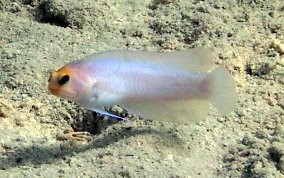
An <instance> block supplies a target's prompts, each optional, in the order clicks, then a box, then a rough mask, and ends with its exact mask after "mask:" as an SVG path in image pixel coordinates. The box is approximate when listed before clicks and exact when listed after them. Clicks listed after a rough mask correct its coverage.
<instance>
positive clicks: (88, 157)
mask: <svg viewBox="0 0 284 178" xmlns="http://www.w3.org/2000/svg"><path fill="white" fill-rule="evenodd" d="M283 22H284V4H283V2H282V0H270V1H268V0H236V1H234V0H231V1H221V0H217V1H215V0H214V1H213V0H203V1H197V0H151V1H149V0H144V1H135V2H134V1H130V0H129V1H128V0H99V1H93V0H84V1H77V0H54V1H51V0H13V1H10V0H1V1H0V67H1V68H0V177H284V111H283V109H284V90H283V89H284V85H283V84H284V23H283ZM200 46H203V47H206V48H209V49H212V50H213V51H214V63H215V66H218V65H224V66H225V67H226V68H227V69H228V70H229V71H230V73H231V74H232V76H233V77H234V79H235V80H236V83H237V92H238V94H239V101H238V108H237V110H236V111H234V112H233V113H232V114H231V115H230V116H228V117H224V116H221V115H219V114H218V113H216V112H215V111H214V109H212V110H211V111H210V114H209V115H208V117H207V118H206V119H204V120H203V121H201V122H199V123H196V124H189V125H179V124H174V123H167V122H164V123H162V122H157V121H149V120H147V119H146V118H145V119H143V118H142V119H141V118H137V117H133V116H132V115H130V114H127V113H126V112H125V111H123V110H122V109H119V108H117V107H115V108H111V110H113V111H115V112H116V113H117V114H121V115H124V116H128V117H129V118H130V119H131V120H132V121H131V122H129V123H124V122H118V121H114V120H112V119H108V118H106V117H103V116H98V117H97V118H96V119H94V118H93V117H92V115H91V113H90V112H89V111H86V110H84V109H83V108H80V107H78V106H76V105H75V104H73V103H71V102H68V101H66V100H61V99H59V98H57V97H55V96H51V95H49V94H48V93H47V80H48V77H49V75H50V72H51V71H53V70H55V69H58V68H59V67H61V66H62V65H64V64H66V63H67V62H69V61H73V60H76V59H78V58H81V57H84V56H86V55H88V54H91V53H94V52H97V51H101V50H110V49H137V50H152V51H175V50H185V49H188V48H193V47H200ZM72 131H76V132H79V131H80V132H81V133H80V134H77V135H72Z"/></svg>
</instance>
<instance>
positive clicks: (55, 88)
mask: <svg viewBox="0 0 284 178" xmlns="http://www.w3.org/2000/svg"><path fill="white" fill-rule="evenodd" d="M90 86H91V85H90V79H89V77H88V75H86V73H85V72H84V71H82V70H78V69H77V68H75V67H72V66H64V67H62V68H60V69H58V70H57V71H54V72H52V73H51V74H50V77H49V80H48V91H49V93H51V94H53V95H55V96H58V97H61V98H64V99H68V100H71V101H76V100H79V99H80V98H82V97H83V96H85V95H86V94H87V93H88V92H89V91H90V89H91V87H90Z"/></svg>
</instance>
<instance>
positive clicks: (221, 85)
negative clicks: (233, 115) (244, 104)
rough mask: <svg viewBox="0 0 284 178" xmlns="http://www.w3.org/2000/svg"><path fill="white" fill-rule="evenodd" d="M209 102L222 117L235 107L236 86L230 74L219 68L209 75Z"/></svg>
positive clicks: (236, 97) (236, 98) (236, 99)
mask: <svg viewBox="0 0 284 178" xmlns="http://www.w3.org/2000/svg"><path fill="white" fill-rule="evenodd" d="M208 81H209V82H210V88H211V91H212V92H211V95H210V102H211V103H212V104H213V105H214V107H215V108H216V109H217V110H218V112H219V113H220V114H222V115H227V114H229V113H230V112H231V111H233V110H234V109H235V108H236V106H237V101H238V95H237V92H236V84H235V81H234V79H233V78H232V77H231V75H230V73H229V72H228V71H227V70H226V69H225V68H224V67H220V68H217V69H216V70H214V71H212V72H211V73H210V74H209V80H208Z"/></svg>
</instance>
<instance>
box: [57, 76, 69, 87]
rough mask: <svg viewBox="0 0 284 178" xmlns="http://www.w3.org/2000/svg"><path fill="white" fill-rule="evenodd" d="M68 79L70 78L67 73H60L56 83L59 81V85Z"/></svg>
mask: <svg viewBox="0 0 284 178" xmlns="http://www.w3.org/2000/svg"><path fill="white" fill-rule="evenodd" d="M69 80H70V77H69V76H68V75H62V76H61V77H59V79H58V83H59V84H60V85H64V84H66V83H67V82H68V81H69Z"/></svg>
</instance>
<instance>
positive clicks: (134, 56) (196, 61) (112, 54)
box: [85, 48, 212, 72]
mask: <svg viewBox="0 0 284 178" xmlns="http://www.w3.org/2000/svg"><path fill="white" fill-rule="evenodd" d="M99 58H113V59H118V60H126V61H137V62H144V63H151V64H161V65H168V66H176V67H179V68H182V69H185V70H189V71H196V72H204V71H208V70H209V69H210V68H211V67H212V52H211V51H210V50H208V49H206V48H192V49H188V50H184V51H174V52H155V51H134V50H111V51H102V52H97V53H95V54H92V55H90V56H88V57H86V58H85V59H87V60H88V59H99Z"/></svg>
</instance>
